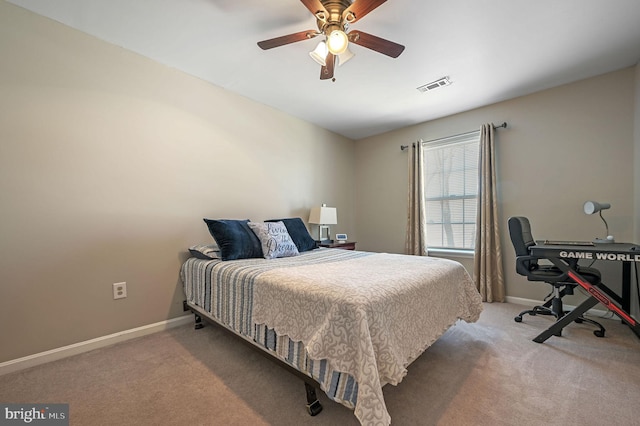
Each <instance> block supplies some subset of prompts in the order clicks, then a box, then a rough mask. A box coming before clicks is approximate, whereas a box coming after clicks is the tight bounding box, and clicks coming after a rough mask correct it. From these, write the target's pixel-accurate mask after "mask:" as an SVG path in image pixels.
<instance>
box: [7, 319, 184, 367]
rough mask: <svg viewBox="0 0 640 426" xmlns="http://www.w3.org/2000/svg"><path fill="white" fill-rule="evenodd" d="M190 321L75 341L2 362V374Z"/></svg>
mask: <svg viewBox="0 0 640 426" xmlns="http://www.w3.org/2000/svg"><path fill="white" fill-rule="evenodd" d="M189 322H193V315H184V316H181V317H178V318H172V319H170V320H166V321H160V322H156V323H154V324H149V325H144V326H142V327H137V328H132V329H130V330H125V331H120V332H118V333H114V334H109V335H108V336H102V337H97V338H95V339H91V340H86V341H84V342H79V343H74V344H72V345H68V346H63V347H61V348H56V349H51V350H49V351H45V352H40V353H37V354H33V355H28V356H25V357H22V358H18V359H13V360H10V361H6V362H2V363H0V376H2V375H4V374H8V373H13V372H15V371H19V370H23V369H25V368H29V367H35V366H36V365H40V364H45V363H47V362H51V361H56V360H59V359H62V358H67V357H70V356H72V355H77V354H80V353H83V352H89V351H91V350H94V349H98V348H103V347H105V346H109V345H113V344H114V343H119V342H124V341H125V340H130V339H135V338H137V337H142V336H146V335H148V334H152V333H157V332H159V331H163V330H168V329H170V328H174V327H178V326H181V325H184V324H188V323H189Z"/></svg>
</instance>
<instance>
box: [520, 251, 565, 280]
mask: <svg viewBox="0 0 640 426" xmlns="http://www.w3.org/2000/svg"><path fill="white" fill-rule="evenodd" d="M545 259H546V258H544V257H537V256H518V257H516V272H517V273H518V274H520V275H524V276H525V277H527V279H528V280H530V281H546V282H550V283H553V282H565V281H570V280H571V279H570V278H569V274H568V273H566V272H562V270H560V269H559V268H557V267H556V266H552V265H549V266H546V265H539V264H538V261H539V260H545ZM532 264H533V265H536V267H535V268H531V267H530V265H532Z"/></svg>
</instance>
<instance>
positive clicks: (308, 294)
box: [252, 253, 482, 426]
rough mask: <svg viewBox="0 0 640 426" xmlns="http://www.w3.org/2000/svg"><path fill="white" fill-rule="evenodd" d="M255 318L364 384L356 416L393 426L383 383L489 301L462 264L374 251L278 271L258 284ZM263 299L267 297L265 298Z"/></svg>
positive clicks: (403, 372)
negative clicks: (484, 301) (386, 403)
mask: <svg viewBox="0 0 640 426" xmlns="http://www.w3.org/2000/svg"><path fill="white" fill-rule="evenodd" d="M254 301H255V303H254V305H253V313H252V316H253V321H254V323H256V324H264V325H266V326H268V327H270V328H273V329H275V331H276V332H277V333H278V334H282V335H287V336H289V338H290V339H291V340H293V341H301V342H303V343H304V345H305V346H306V348H307V352H308V354H309V357H310V358H311V359H316V360H327V361H328V364H329V367H330V368H331V369H333V370H336V371H341V372H346V373H349V374H351V375H353V376H354V377H355V379H356V380H357V382H358V398H357V404H356V407H355V415H356V417H357V418H358V419H359V420H360V422H361V423H362V424H363V425H385V426H386V425H389V424H390V422H391V418H390V416H389V413H388V412H387V408H386V406H385V402H384V397H383V393H382V387H383V386H384V385H385V384H387V383H390V384H393V385H396V384H398V383H399V382H400V381H401V380H402V378H403V377H404V376H405V375H406V373H407V369H406V367H407V366H408V365H409V364H410V363H411V361H413V360H414V359H415V358H417V357H418V356H419V355H420V354H421V353H422V352H423V351H424V350H425V349H426V348H427V347H429V346H430V345H431V344H432V343H433V342H434V341H435V340H436V339H437V338H438V337H440V336H441V335H442V334H443V333H444V332H445V331H446V330H447V329H448V328H449V327H450V326H452V325H453V324H455V322H456V321H457V320H459V319H461V320H464V321H467V322H474V321H476V320H477V319H478V318H479V316H480V312H481V311H482V302H481V298H480V295H479V294H478V291H477V290H476V288H475V286H474V284H473V282H472V280H471V277H470V276H469V274H468V273H467V272H466V270H465V269H464V267H463V266H462V265H461V264H459V263H458V262H454V261H450V260H446V259H438V258H432V257H419V256H406V255H398V254H386V253H380V254H371V255H369V256H364V257H358V258H352V259H349V260H345V261H342V262H334V263H327V264H310V265H302V266H296V267H287V268H274V269H270V270H268V271H265V272H263V273H261V274H260V275H259V276H258V277H257V278H256V281H255V285H254ZM258 301H259V302H258Z"/></svg>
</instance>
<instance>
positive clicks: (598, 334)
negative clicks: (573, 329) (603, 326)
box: [593, 330, 604, 337]
mask: <svg viewBox="0 0 640 426" xmlns="http://www.w3.org/2000/svg"><path fill="white" fill-rule="evenodd" d="M593 334H595V336H596V337H604V331H602V330H594V331H593Z"/></svg>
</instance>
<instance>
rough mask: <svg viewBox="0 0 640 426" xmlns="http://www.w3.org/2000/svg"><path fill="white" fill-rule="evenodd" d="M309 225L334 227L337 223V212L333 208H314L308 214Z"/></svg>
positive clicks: (324, 206)
mask: <svg viewBox="0 0 640 426" xmlns="http://www.w3.org/2000/svg"><path fill="white" fill-rule="evenodd" d="M309 223H315V224H319V225H335V224H337V223H338V211H337V209H336V208H335V207H327V206H326V205H323V206H321V207H314V208H312V209H311V213H310V214H309Z"/></svg>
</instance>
